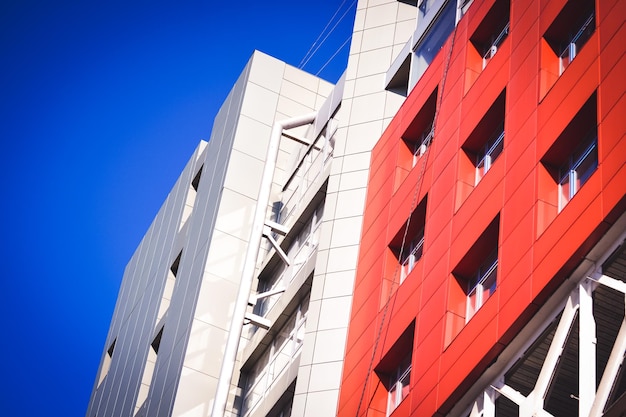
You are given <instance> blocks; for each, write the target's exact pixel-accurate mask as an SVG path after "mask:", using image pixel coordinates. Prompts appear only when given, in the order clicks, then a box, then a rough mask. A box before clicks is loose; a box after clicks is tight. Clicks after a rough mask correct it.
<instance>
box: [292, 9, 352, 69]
mask: <svg viewBox="0 0 626 417" xmlns="http://www.w3.org/2000/svg"><path fill="white" fill-rule="evenodd" d="M343 3H345V0H344V2H343ZM343 3H342V4H341V5H342V6H343ZM355 4H356V0H353V1H352V3H351V4H350V6H348V8H347V9H346V11H345V12H343V14H342V15H341V17H340V18H339V20H337V22H336V23H335V24H334V25H333V27H332V28H330V31H329V32H328V33H327V34H326V36H324V39H322V41H321V42H320V43H319V44H318V45H317V47H315V43H317V40H316V41H315V42H314V43H313V45H312V46H311V48H310V49H309V52H307V54H306V55H305V58H303V59H302V61H301V62H300V65H298V68H299V69H303V68H304V67H305V66H306V64H308V62H309V61H310V60H311V58H313V56H314V55H315V54H316V53H317V51H318V50H319V49H320V47H321V46H322V45H323V44H324V42H326V40H327V39H328V37H329V36H330V35H331V34H332V33H333V31H334V30H335V29H336V28H337V26H338V25H339V23H341V21H342V20H343V18H344V17H346V15H347V14H348V12H349V11H350V9H352V6H354V5H355ZM340 9H341V6H340V7H339V9H337V12H339V10H340ZM337 12H335V15H336V14H337ZM335 15H333V17H332V18H331V20H330V21H329V22H328V23H327V24H326V27H325V28H324V30H322V33H320V35H319V37H318V40H319V38H320V37H321V36H322V34H323V33H324V31H325V30H326V28H327V27H328V25H329V24H330V22H331V21H332V19H334V17H335ZM313 47H315V49H314V50H313V52H310V51H311V49H313ZM307 55H308V57H307Z"/></svg>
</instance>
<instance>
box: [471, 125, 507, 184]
mask: <svg viewBox="0 0 626 417" xmlns="http://www.w3.org/2000/svg"><path fill="white" fill-rule="evenodd" d="M503 146H504V123H502V124H501V125H500V126H499V127H498V128H497V129H496V131H495V133H494V134H493V135H492V136H491V138H489V140H488V141H487V143H486V144H485V146H484V147H483V149H482V150H481V152H480V153H479V154H478V156H477V158H476V184H478V182H479V181H480V180H481V179H482V177H484V176H485V174H486V173H487V171H489V169H490V168H491V165H492V164H493V163H494V161H495V160H496V159H497V158H498V156H500V154H501V153H502V147H503Z"/></svg>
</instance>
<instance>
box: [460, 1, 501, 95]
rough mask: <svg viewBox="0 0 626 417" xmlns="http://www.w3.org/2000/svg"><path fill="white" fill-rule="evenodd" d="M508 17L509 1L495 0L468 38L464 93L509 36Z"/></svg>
mask: <svg viewBox="0 0 626 417" xmlns="http://www.w3.org/2000/svg"><path fill="white" fill-rule="evenodd" d="M509 15H510V3H509V0H496V1H495V3H494V4H493V6H492V7H491V8H490V9H489V11H488V12H487V14H486V15H485V17H484V18H483V19H482V21H481V22H480V24H479V25H478V27H477V28H476V30H475V31H474V33H473V34H472V36H470V39H469V43H468V45H467V48H466V51H467V59H466V74H465V80H466V82H465V92H467V91H469V89H470V87H471V86H472V85H473V84H474V82H475V81H476V79H478V76H479V75H480V73H481V72H482V71H483V70H484V69H485V68H486V67H487V64H489V62H490V61H491V60H492V59H493V58H494V57H495V56H496V54H497V52H498V50H499V49H501V47H502V45H503V44H504V41H505V40H506V38H507V37H508V36H509V29H510V19H509Z"/></svg>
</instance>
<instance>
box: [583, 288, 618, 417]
mask: <svg viewBox="0 0 626 417" xmlns="http://www.w3.org/2000/svg"><path fill="white" fill-rule="evenodd" d="M625 301H626V300H625ZM624 352H626V317H623V318H622V325H621V327H620V329H619V333H618V334H617V338H616V339H615V344H614V345H613V349H612V350H611V355H610V356H609V360H608V362H607V364H606V368H605V369H604V374H603V375H602V379H601V380H600V385H599V386H598V392H597V393H596V399H595V401H594V402H593V405H592V407H591V411H590V412H589V417H600V416H601V415H602V414H603V412H604V407H606V402H607V401H608V399H609V395H610V394H611V389H612V388H613V385H614V384H615V378H616V377H617V374H618V372H619V370H620V368H621V366H622V363H623V362H624Z"/></svg>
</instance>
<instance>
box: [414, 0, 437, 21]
mask: <svg viewBox="0 0 626 417" xmlns="http://www.w3.org/2000/svg"><path fill="white" fill-rule="evenodd" d="M432 6H433V0H418V2H417V7H418V8H419V11H420V18H423V17H424V16H426V14H427V13H428V11H429V10H430V9H431V7H432Z"/></svg>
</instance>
